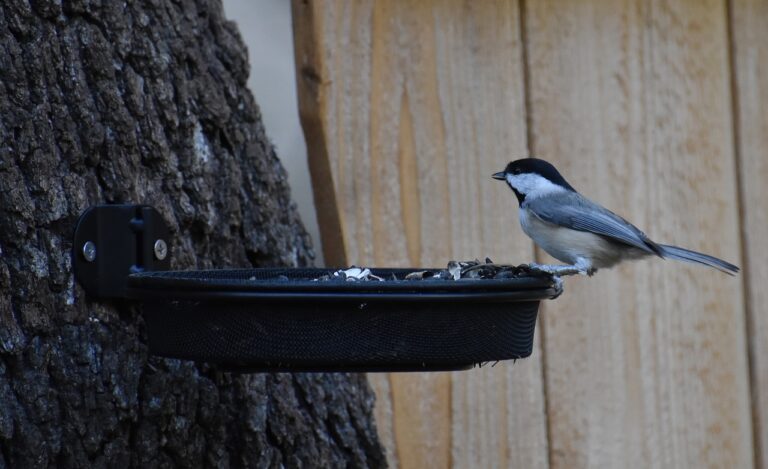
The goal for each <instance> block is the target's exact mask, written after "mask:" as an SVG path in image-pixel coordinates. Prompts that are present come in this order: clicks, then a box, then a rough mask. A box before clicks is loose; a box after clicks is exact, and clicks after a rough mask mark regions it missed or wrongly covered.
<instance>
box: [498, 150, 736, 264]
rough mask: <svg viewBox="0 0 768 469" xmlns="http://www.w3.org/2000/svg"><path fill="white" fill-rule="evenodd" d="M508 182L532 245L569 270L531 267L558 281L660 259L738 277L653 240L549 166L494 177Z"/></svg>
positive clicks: (512, 167) (533, 164) (525, 166)
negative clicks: (579, 190) (589, 197)
mask: <svg viewBox="0 0 768 469" xmlns="http://www.w3.org/2000/svg"><path fill="white" fill-rule="evenodd" d="M492 177H493V178H494V179H498V180H502V181H506V183H507V185H508V186H509V187H510V188H511V189H512V191H513V192H514V193H515V196H516V197H517V201H518V203H519V205H520V208H519V216H520V225H521V227H522V229H523V231H524V232H525V234H527V235H528V236H529V237H530V238H531V239H533V241H534V243H536V245H538V246H539V247H540V248H542V249H543V250H544V251H546V252H547V253H548V254H550V255H551V256H552V257H554V258H555V259H557V260H559V261H561V262H564V263H565V264H566V265H545V264H537V263H532V264H529V267H530V268H531V269H533V270H538V271H541V272H545V273H548V274H552V275H554V276H557V277H558V278H559V276H561V275H574V274H583V275H590V276H591V275H593V274H594V273H595V272H597V270H598V269H607V268H610V267H613V266H614V265H616V264H618V263H620V262H622V261H625V260H635V259H642V258H646V257H651V256H656V257H661V258H664V259H674V260H677V261H684V262H692V263H695V264H701V265H705V266H708V267H712V268H715V269H718V270H720V271H722V272H725V273H726V274H729V275H735V274H736V273H738V272H739V268H738V267H737V266H735V265H733V264H731V263H729V262H726V261H724V260H722V259H718V258H716V257H713V256H710V255H708V254H703V253H700V252H696V251H691V250H689V249H684V248H681V247H677V246H671V245H667V244H659V243H656V242H654V241H652V240H651V239H650V238H649V237H648V236H647V235H646V234H645V233H643V232H642V231H641V230H640V229H639V228H637V227H636V226H635V225H633V224H632V223H630V222H628V221H627V220H625V219H624V218H622V217H620V216H619V215H616V214H615V213H613V212H612V211H610V210H608V209H607V208H605V207H603V206H601V205H599V204H597V203H595V202H593V201H591V200H589V199H588V198H586V197H584V196H583V195H581V194H579V193H578V192H577V191H576V189H574V188H573V186H571V185H570V184H569V183H568V181H566V180H565V178H564V177H563V176H562V175H561V174H560V172H559V171H558V170H557V169H556V168H555V167H554V166H553V165H552V164H550V163H548V162H547V161H545V160H542V159H538V158H523V159H519V160H516V161H512V162H511V163H509V164H508V165H507V166H506V168H505V169H504V171H500V172H498V173H495V174H493V176H492Z"/></svg>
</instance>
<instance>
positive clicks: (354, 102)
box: [293, 0, 548, 468]
mask: <svg viewBox="0 0 768 469" xmlns="http://www.w3.org/2000/svg"><path fill="white" fill-rule="evenodd" d="M293 13H294V30H295V37H296V63H297V71H298V75H299V85H298V86H299V102H300V112H301V117H302V123H303V126H304V129H305V134H306V137H307V141H308V148H309V158H310V166H311V171H312V177H313V185H314V187H315V199H316V202H317V205H318V221H319V223H320V226H321V233H322V238H323V249H324V253H325V256H326V260H329V261H330V262H331V263H336V264H343V265H348V264H358V265H375V266H387V265H389V266H444V265H445V264H446V263H447V262H448V261H449V260H451V259H474V258H476V257H479V258H483V257H485V256H490V257H491V258H492V259H494V260H495V261H498V262H510V263H512V262H514V263H520V262H526V261H528V260H530V259H531V258H532V256H533V250H532V244H531V243H530V241H529V240H527V239H526V238H525V237H524V235H523V234H522V233H521V232H520V230H519V229H518V228H517V226H516V220H515V217H516V215H515V213H516V212H515V208H514V207H515V204H514V199H513V196H512V194H511V193H510V192H509V190H508V189H507V188H506V187H505V186H504V185H503V184H499V183H498V182H495V181H493V180H492V179H491V178H490V175H491V174H492V173H494V172H496V171H499V170H501V169H502V168H503V167H504V165H505V164H506V163H507V162H508V161H509V160H510V159H512V158H515V157H518V156H524V155H526V154H527V149H526V145H527V142H526V127H525V110H524V97H523V96H524V95H523V82H524V79H523V77H524V74H523V69H522V46H521V37H520V27H519V24H520V17H519V5H518V4H517V2H515V1H500V0H499V1H488V2H472V1H469V0H466V1H458V0H453V1H416V0H411V1H404V0H402V1H401V0H398V1H360V2H331V1H327V2H322V1H319V2H300V1H294V3H293ZM540 359H541V356H540V351H539V349H538V339H537V349H536V350H535V351H534V356H533V357H532V358H530V359H527V360H523V361H520V362H518V363H516V364H514V365H513V364H511V363H504V364H499V365H497V366H495V367H493V368H490V367H488V368H484V369H482V370H474V371H469V372H461V373H453V374H451V373H438V374H431V375H426V374H392V375H371V376H370V380H371V383H372V384H373V386H374V388H375V389H376V391H377V399H378V404H377V423H378V425H379V433H380V435H381V437H382V438H383V440H384V441H385V442H386V443H387V446H388V451H389V461H390V463H391V464H392V465H393V466H398V465H399V466H401V467H417V468H421V467H448V466H451V465H452V466H455V467H509V466H518V467H545V466H546V465H547V454H548V451H547V442H546V419H545V414H544V393H543V392H542V368H541V362H540Z"/></svg>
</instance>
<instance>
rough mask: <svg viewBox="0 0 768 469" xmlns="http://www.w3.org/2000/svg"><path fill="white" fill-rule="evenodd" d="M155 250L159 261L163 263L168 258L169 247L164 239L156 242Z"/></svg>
mask: <svg viewBox="0 0 768 469" xmlns="http://www.w3.org/2000/svg"><path fill="white" fill-rule="evenodd" d="M154 249H155V257H156V258H157V260H159V261H162V260H163V259H165V258H166V256H168V245H167V244H166V243H165V241H163V240H162V239H158V240H157V241H155V246H154Z"/></svg>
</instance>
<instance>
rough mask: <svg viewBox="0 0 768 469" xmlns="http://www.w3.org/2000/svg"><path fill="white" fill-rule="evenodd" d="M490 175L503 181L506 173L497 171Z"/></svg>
mask: <svg viewBox="0 0 768 469" xmlns="http://www.w3.org/2000/svg"><path fill="white" fill-rule="evenodd" d="M492 177H493V178H494V179H498V180H500V181H503V180H505V179H506V178H507V175H506V174H505V173H504V171H501V172H499V173H495V174H494V175H493V176H492Z"/></svg>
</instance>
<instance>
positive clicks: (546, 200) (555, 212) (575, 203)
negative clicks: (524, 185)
mask: <svg viewBox="0 0 768 469" xmlns="http://www.w3.org/2000/svg"><path fill="white" fill-rule="evenodd" d="M524 206H526V207H527V208H528V209H530V210H531V211H532V212H533V213H534V214H535V215H536V216H537V217H539V218H540V219H542V220H544V221H546V222H549V223H553V224H555V225H558V226H562V227H565V228H570V229H572V230H578V231H588V232H591V233H596V234H599V235H601V236H605V237H606V238H609V239H611V240H613V241H618V242H621V243H624V244H628V245H630V246H634V247H636V248H638V249H642V250H643V251H646V252H648V253H649V254H656V255H660V254H661V249H660V248H659V247H658V246H657V245H656V243H654V242H653V241H651V240H650V239H649V238H648V237H647V236H646V235H645V233H643V232H642V231H640V230H639V229H638V228H637V227H635V226H634V225H632V224H631V223H629V222H628V221H626V220H625V219H623V218H621V217H620V216H618V215H616V214H615V213H613V212H611V211H610V210H608V209H607V208H604V207H601V206H600V205H597V204H596V203H594V202H592V201H591V200H589V199H587V198H585V197H584V196H582V195H580V194H578V193H577V192H571V191H568V192H558V193H555V194H550V195H546V196H543V197H539V198H536V199H533V200H530V201H526V203H525V205H524Z"/></svg>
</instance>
